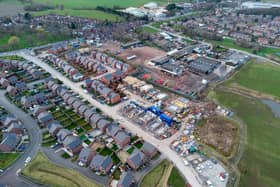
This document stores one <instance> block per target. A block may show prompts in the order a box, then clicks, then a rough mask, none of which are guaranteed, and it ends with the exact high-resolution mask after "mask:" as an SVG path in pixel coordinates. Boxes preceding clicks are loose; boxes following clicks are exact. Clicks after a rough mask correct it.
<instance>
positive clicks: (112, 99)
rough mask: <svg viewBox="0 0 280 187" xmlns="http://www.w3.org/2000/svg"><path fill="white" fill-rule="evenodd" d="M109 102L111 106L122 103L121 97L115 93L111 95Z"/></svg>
mask: <svg viewBox="0 0 280 187" xmlns="http://www.w3.org/2000/svg"><path fill="white" fill-rule="evenodd" d="M107 100H108V101H109V102H110V103H111V104H116V103H119V102H120V101H121V96H120V94H117V93H115V92H112V93H110V94H109V96H108V98H107Z"/></svg>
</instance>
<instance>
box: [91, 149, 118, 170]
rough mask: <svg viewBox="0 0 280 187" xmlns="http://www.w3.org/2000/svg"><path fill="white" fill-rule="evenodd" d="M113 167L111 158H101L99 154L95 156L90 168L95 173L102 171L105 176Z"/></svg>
mask: <svg viewBox="0 0 280 187" xmlns="http://www.w3.org/2000/svg"><path fill="white" fill-rule="evenodd" d="M112 166H113V161H112V158H111V157H110V156H106V157H104V156H101V155H99V154H97V155H95V156H94V157H93V159H92V161H91V162H90V166H89V167H90V168H91V169H92V170H95V171H100V172H102V173H103V174H106V173H108V172H109V170H110V169H111V167H112Z"/></svg>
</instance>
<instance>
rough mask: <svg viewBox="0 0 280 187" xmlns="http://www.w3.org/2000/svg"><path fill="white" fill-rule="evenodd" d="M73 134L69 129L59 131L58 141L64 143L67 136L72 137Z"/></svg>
mask: <svg viewBox="0 0 280 187" xmlns="http://www.w3.org/2000/svg"><path fill="white" fill-rule="evenodd" d="M71 134H72V132H71V131H69V130H68V129H60V130H59V131H58V133H57V135H56V137H57V140H58V141H59V142H60V143H62V142H63V140H64V139H65V138H66V137H67V136H69V135H71Z"/></svg>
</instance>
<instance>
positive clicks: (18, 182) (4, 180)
mask: <svg viewBox="0 0 280 187" xmlns="http://www.w3.org/2000/svg"><path fill="white" fill-rule="evenodd" d="M0 105H1V106H4V108H5V109H6V110H8V111H9V112H10V113H12V114H14V115H15V116H16V117H17V118H18V119H19V120H21V121H22V122H23V124H24V127H25V128H26V129H27V133H28V134H29V139H30V143H29V145H28V147H27V149H26V150H25V152H24V153H23V155H21V157H20V158H19V159H18V160H16V161H15V163H13V164H12V165H11V166H10V167H9V168H7V169H6V170H5V171H4V172H3V173H1V175H0V183H1V184H9V185H11V186H20V187H30V186H39V185H36V184H33V183H30V182H28V181H26V180H24V179H23V178H20V177H19V176H17V174H16V173H17V171H18V170H19V169H22V168H23V167H24V164H25V160H26V158H27V157H31V158H34V157H35V156H36V154H37V152H38V150H39V149H40V146H41V140H42V135H41V133H40V129H39V127H38V124H37V122H36V120H34V119H33V118H32V117H31V116H30V115H28V114H26V113H25V112H23V111H22V110H21V109H19V108H17V107H16V106H15V105H14V104H12V103H10V102H9V100H8V99H7V98H6V97H5V91H3V90H1V91H0Z"/></svg>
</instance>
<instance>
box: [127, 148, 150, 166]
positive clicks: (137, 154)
mask: <svg viewBox="0 0 280 187" xmlns="http://www.w3.org/2000/svg"><path fill="white" fill-rule="evenodd" d="M145 159H146V158H145V155H144V153H142V152H141V151H139V150H136V151H134V152H133V153H132V154H131V155H130V156H129V157H128V158H127V160H126V162H127V164H128V165H129V166H130V167H131V168H132V169H134V170H137V169H138V168H139V167H140V166H141V165H142V164H143V163H144V162H145Z"/></svg>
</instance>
